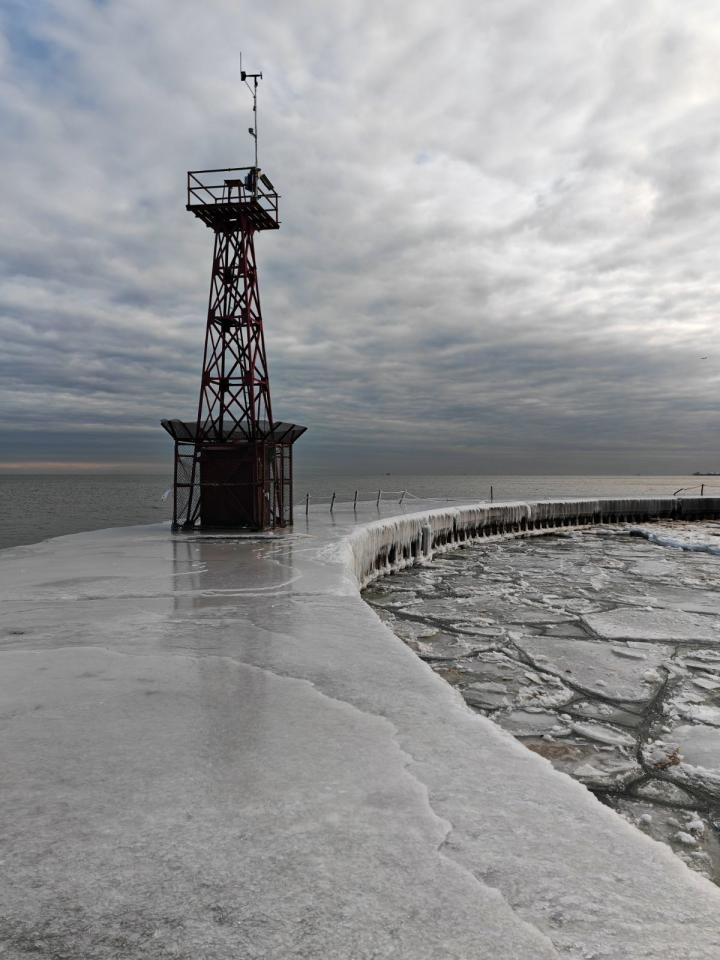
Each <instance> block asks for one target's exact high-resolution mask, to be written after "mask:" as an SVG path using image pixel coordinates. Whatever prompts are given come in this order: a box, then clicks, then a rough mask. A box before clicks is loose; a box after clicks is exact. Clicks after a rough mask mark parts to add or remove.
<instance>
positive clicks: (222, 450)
mask: <svg viewBox="0 0 720 960" xmlns="http://www.w3.org/2000/svg"><path fill="white" fill-rule="evenodd" d="M246 76H250V77H251V78H253V79H254V81H255V91H256V90H257V79H258V77H259V76H260V74H257V75H253V74H250V75H246V74H244V75H243V79H245V78H246ZM253 103H254V107H253V109H254V110H255V116H257V110H256V106H257V101H256V97H255V94H254V99H253ZM250 133H251V134H252V135H253V136H254V137H255V138H256V134H257V126H256V127H255V128H254V129H253V128H251V129H250ZM187 209H188V210H189V211H190V212H191V213H193V214H194V215H195V216H196V217H198V218H199V219H200V220H202V221H203V223H205V224H206V225H207V226H208V227H210V228H211V229H212V230H213V231H214V233H215V246H214V251H213V261H212V271H211V277H210V298H209V303H208V315H207V327H206V332H205V354H204V359H203V371H202V379H201V385H200V400H199V403H198V413H197V420H196V421H195V422H183V421H180V420H163V421H162V423H163V427H164V428H165V429H166V430H167V431H168V433H169V434H170V435H171V436H172V437H173V439H174V440H175V484H174V509H173V524H174V527H175V528H178V527H182V528H183V529H192V528H193V527H195V525H196V524H197V523H199V524H200V525H201V526H203V527H250V528H253V529H265V528H267V527H273V526H283V525H285V524H286V523H288V522H291V520H292V445H293V443H294V442H295V440H297V438H298V437H299V436H300V435H301V434H302V433H303V432H304V431H305V427H300V426H297V425H296V424H291V423H283V422H280V421H274V420H273V417H272V404H271V400H270V380H269V376H268V365H267V357H266V354H265V336H264V333H263V321H262V311H261V309H260V293H259V290H258V279H257V267H256V262H255V240H254V238H255V233H256V232H257V231H260V230H277V229H278V227H279V225H280V221H279V218H278V194H277V193H276V191H275V188H274V187H273V185H272V183H271V182H270V180H269V179H268V178H267V176H266V175H265V174H264V173H262V172H261V171H260V168H259V167H258V166H257V139H256V163H255V166H252V167H235V168H230V169H227V170H196V171H191V172H190V173H188V195H187Z"/></svg>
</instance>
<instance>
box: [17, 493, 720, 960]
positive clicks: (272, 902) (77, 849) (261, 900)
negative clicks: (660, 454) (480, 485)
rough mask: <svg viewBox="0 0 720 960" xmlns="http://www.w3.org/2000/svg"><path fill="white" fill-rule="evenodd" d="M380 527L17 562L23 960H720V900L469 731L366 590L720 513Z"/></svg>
mask: <svg viewBox="0 0 720 960" xmlns="http://www.w3.org/2000/svg"><path fill="white" fill-rule="evenodd" d="M384 509H385V514H384V515H382V514H378V512H377V510H376V507H375V504H372V505H368V504H362V505H361V504H359V505H358V510H357V512H353V511H352V508H348V507H347V506H345V507H343V509H338V506H337V505H336V508H335V511H334V513H333V514H332V515H330V514H329V513H328V512H326V511H325V510H323V511H322V512H314V511H311V513H310V516H309V518H308V519H307V522H306V521H305V518H302V522H300V523H296V525H295V528H294V529H293V530H292V531H291V532H287V533H280V534H277V535H267V536H251V535H248V536H228V537H223V536H209V535H203V534H194V535H176V536H173V535H171V534H170V532H169V529H168V528H167V527H165V526H147V527H134V528H125V529H119V530H111V531H103V532H100V533H91V534H81V535H77V536H72V537H63V538H59V539H56V540H52V541H47V542H45V543H41V544H37V545H34V546H30V547H18V548H14V549H11V550H5V551H2V552H0V601H1V603H2V627H1V629H0V694H1V695H2V705H1V707H0V713H1V716H2V727H3V732H2V740H1V741H0V742H1V743H2V747H1V748H0V749H1V758H0V759H1V761H2V766H1V769H2V778H1V779H2V785H1V787H0V789H1V796H0V827H1V832H2V838H3V839H2V854H0V855H1V856H2V859H3V861H4V863H3V873H2V879H1V880H0V886H1V887H2V896H1V897H0V901H1V907H0V945H1V947H2V949H1V950H0V957H2V958H3V960H5V958H13V960H15V958H17V960H20V958H23V960H25V958H38V960H39V958H68V960H69V958H72V960H95V958H97V960H105V958H111V957H112V958H116V957H123V958H140V957H142V958H150V960H166V958H170V957H178V958H187V960H191V958H192V960H197V958H203V960H230V958H233V960H237V958H243V960H244V958H268V960H269V958H273V960H276V958H277V960H279V958H301V957H302V958H313V960H315V958H323V960H327V958H337V960H350V958H352V960H370V958H380V957H383V958H384V957H392V958H403V960H405V958H407V960H424V958H427V960H441V958H457V960H460V958H463V960H467V958H482V960H485V958H492V960H500V958H502V960H526V958H527V960H543V958H546V957H547V958H559V957H562V958H573V960H575V958H577V960H581V958H583V960H589V958H594V960H610V958H612V960H628V958H633V960H634V958H641V957H642V958H657V960H659V958H666V957H667V956H669V955H672V956H674V957H677V958H685V960H696V958H698V960H699V958H707V960H717V957H718V956H720V924H718V917H719V916H720V890H718V888H716V887H714V886H713V885H712V884H710V883H709V882H707V881H706V880H704V879H703V878H702V877H700V876H698V875H696V874H694V873H692V872H691V871H689V870H688V869H687V868H686V867H685V866H684V864H682V863H681V862H680V861H679V860H678V859H677V858H675V857H674V856H673V855H672V853H671V852H670V851H668V850H667V849H666V848H664V847H663V846H661V845H660V844H657V843H655V842H653V841H652V840H650V839H649V838H647V837H646V836H644V835H643V834H641V833H640V832H639V831H637V830H635V829H634V828H633V827H631V826H630V825H629V824H628V823H626V822H625V821H624V820H622V819H621V818H620V817H619V816H617V815H616V814H615V813H613V812H612V811H611V810H608V809H607V808H606V807H604V806H602V805H601V804H600V803H599V802H598V801H597V800H596V799H595V798H594V797H593V796H592V795H591V794H590V793H589V792H588V791H587V790H586V789H585V788H584V787H583V786H581V785H580V784H578V783H576V782H575V781H573V780H571V779H570V778H569V777H567V776H565V775H563V774H561V773H559V772H557V771H555V770H553V768H552V767H551V766H550V764H549V763H548V762H547V761H545V760H544V759H542V758H541V757H539V756H537V755H536V754H533V753H531V752H529V751H528V750H526V749H525V748H524V747H522V746H521V745H520V744H518V743H517V742H516V741H515V740H514V739H513V738H512V737H510V736H509V735H508V734H506V733H504V732H503V731H501V730H500V729H499V728H498V727H497V726H496V725H494V724H493V723H492V722H491V721H489V720H487V719H486V718H484V717H481V716H478V715H477V714H475V713H473V712H472V711H471V710H470V709H469V708H468V707H467V706H466V705H465V703H464V702H463V701H462V699H461V698H460V696H459V695H458V694H457V693H456V692H455V691H454V690H453V689H452V688H451V687H450V686H449V685H447V684H446V683H445V682H444V681H443V680H442V679H440V677H438V676H437V675H436V674H434V673H433V672H432V671H431V670H430V669H429V667H427V665H426V664H424V663H422V662H421V661H420V660H419V659H418V658H417V657H415V655H414V654H413V653H412V652H411V651H410V650H408V649H407V647H405V646H404V645H403V644H402V643H401V642H400V641H399V640H398V639H397V638H396V637H395V636H394V635H393V634H392V633H390V631H389V630H387V629H386V628H385V626H384V625H383V624H382V623H381V622H380V621H379V620H378V618H377V617H376V615H375V614H374V612H373V611H372V610H371V609H370V608H369V607H368V606H367V605H366V604H365V603H364V602H363V601H362V599H361V597H360V593H359V587H360V584H361V583H362V582H366V581H368V580H370V579H372V578H373V577H375V576H379V575H382V574H384V573H387V572H390V571H391V570H394V569H400V568H401V567H402V566H404V565H407V564H410V563H414V562H418V561H421V560H423V559H428V558H430V557H431V556H432V553H433V552H434V551H442V550H444V549H448V548H450V547H452V546H454V545H457V544H459V543H463V542H467V541H468V540H470V539H474V538H480V537H504V536H522V535H539V534H540V533H541V532H542V531H544V530H549V529H552V528H553V527H554V526H558V525H563V526H564V525H566V524H567V525H578V524H592V523H596V522H598V521H600V520H602V521H603V522H610V521H613V520H630V521H641V522H643V523H645V522H647V521H648V520H651V519H652V518H654V517H662V516H682V517H689V516H698V517H699V516H706V517H708V516H718V515H720V501H717V500H716V501H713V500H711V499H710V498H695V499H693V500H690V499H683V500H682V501H678V500H676V499H674V498H670V499H668V500H663V501H658V500H652V501H651V500H647V501H643V500H625V501H621V500H613V501H557V502H555V503H552V502H540V503H517V504H494V505H492V506H491V505H488V504H469V505H467V506H463V507H447V508H446V507H442V508H439V509H438V507H437V504H429V503H427V504H422V503H420V504H414V505H413V507H412V508H410V507H407V506H406V507H405V509H404V510H403V511H400V510H399V508H397V507H396V508H395V510H394V511H393V510H392V509H389V508H388V507H387V506H385V508H384ZM719 639H720V638H719Z"/></svg>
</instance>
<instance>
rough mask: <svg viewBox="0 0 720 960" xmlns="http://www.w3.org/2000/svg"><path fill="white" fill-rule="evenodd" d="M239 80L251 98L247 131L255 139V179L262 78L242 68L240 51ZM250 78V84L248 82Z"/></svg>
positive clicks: (260, 74) (259, 74)
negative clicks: (251, 122) (251, 104)
mask: <svg viewBox="0 0 720 960" xmlns="http://www.w3.org/2000/svg"><path fill="white" fill-rule="evenodd" d="M240 80H241V81H242V82H243V83H244V84H245V86H246V87H247V88H248V90H249V91H250V93H251V94H252V98H253V125H252V126H251V127H248V133H249V134H250V136H251V137H252V138H253V140H254V141H255V178H256V180H257V171H258V169H259V168H258V109H257V96H258V80H262V73H246V72H245V71H244V70H243V68H242V53H241V54H240ZM249 80H252V86H251V85H250V84H249V83H248V81H249Z"/></svg>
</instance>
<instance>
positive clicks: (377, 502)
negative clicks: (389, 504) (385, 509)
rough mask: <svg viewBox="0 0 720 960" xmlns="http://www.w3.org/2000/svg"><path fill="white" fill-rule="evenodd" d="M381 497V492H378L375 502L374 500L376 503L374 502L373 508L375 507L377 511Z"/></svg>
mask: <svg viewBox="0 0 720 960" xmlns="http://www.w3.org/2000/svg"><path fill="white" fill-rule="evenodd" d="M381 496H382V490H378V495H377V500H376V502H375V506H376V507H377V508H378V509H380V497H381Z"/></svg>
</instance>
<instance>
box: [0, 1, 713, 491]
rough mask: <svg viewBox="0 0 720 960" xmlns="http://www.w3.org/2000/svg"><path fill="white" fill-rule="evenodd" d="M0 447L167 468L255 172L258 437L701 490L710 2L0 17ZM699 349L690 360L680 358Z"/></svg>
mask: <svg viewBox="0 0 720 960" xmlns="http://www.w3.org/2000/svg"><path fill="white" fill-rule="evenodd" d="M0 24H1V27H2V34H3V37H2V43H1V44H0V84H1V85H2V88H1V90H0V129H1V130H2V138H1V140H0V143H1V145H2V146H1V149H2V168H1V169H2V178H1V182H0V225H1V226H0V270H1V275H0V334H1V336H2V351H1V353H0V459H1V461H2V462H3V463H4V464H5V466H6V467H8V466H9V467H11V468H15V469H17V468H18V465H25V466H26V465H28V464H29V465H32V464H37V463H39V462H52V463H60V464H75V463H99V464H117V465H118V467H119V468H127V467H128V465H129V466H130V467H132V466H134V465H145V466H146V467H152V466H155V465H159V466H161V467H163V466H167V465H169V462H170V457H171V443H170V440H169V438H167V437H166V435H165V434H164V433H163V431H162V429H161V428H160V426H159V421H160V419H161V418H162V417H179V418H181V419H190V418H191V417H192V416H193V415H194V414H195V408H196V403H197V392H198V389H199V374H200V367H201V360H202V340H203V334H204V325H205V319H206V309H207V290H208V282H209V269H210V259H211V245H212V234H211V232H210V231H209V230H207V229H206V228H205V227H204V226H203V225H202V224H201V223H200V222H199V221H197V220H195V219H194V218H193V217H191V216H190V215H189V214H188V213H187V212H186V211H185V209H184V205H185V195H184V190H185V174H186V171H187V170H188V169H197V168H208V167H222V166H234V165H242V164H245V163H249V162H250V161H251V156H252V154H251V143H250V141H249V138H248V136H247V133H246V130H247V127H248V125H249V124H250V122H251V115H250V106H251V102H250V97H249V94H248V92H247V90H246V89H245V88H243V87H241V85H240V81H239V69H238V51H239V50H240V49H242V51H243V54H244V60H245V63H244V65H245V67H246V69H261V70H262V71H263V72H264V75H265V80H264V81H263V84H262V87H261V91H260V95H261V102H260V110H261V115H260V152H261V155H260V163H261V166H262V167H263V168H264V169H265V170H266V171H267V173H268V174H269V176H270V177H271V178H272V180H273V181H274V183H275V184H276V186H277V188H278V190H279V192H280V193H281V194H282V200H281V215H282V219H283V224H282V228H281V230H280V231H279V232H278V233H264V234H261V235H260V236H259V237H258V239H257V252H258V258H259V267H260V283H261V293H262V301H263V313H264V319H265V332H266V342H267V347H268V357H269V363H270V371H271V382H272V394H273V409H274V413H275V416H276V417H279V418H282V419H287V420H294V421H296V422H299V423H304V424H307V425H308V427H309V430H308V433H307V434H306V436H305V437H303V439H302V440H301V441H300V442H299V444H298V448H297V455H298V459H299V460H300V462H301V465H302V466H303V467H306V468H312V467H317V468H322V469H327V470H331V471H334V472H342V471H348V472H362V471H365V472H367V473H372V472H374V471H383V470H392V471H394V472H395V471H399V470H402V469H404V470H405V471H407V472H412V471H418V472H420V471H421V472H431V473H443V472H448V473H449V472H460V471H467V472H481V473H493V472H516V473H533V472H537V473H543V472H568V473H573V472H578V473H582V472H605V473H611V472H620V473H625V472H628V473H638V472H651V473H652V472H657V473H663V472H667V473H672V472H682V471H689V470H695V469H703V468H707V469H714V470H718V469H720V453H719V451H718V433H719V430H718V428H719V427H720V416H719V412H718V386H719V384H720V345H719V344H718V322H717V314H718V310H719V309H720V296H719V294H720V112H719V105H720V70H719V69H718V64H720V7H719V6H718V4H717V0H708V2H699V0H685V2H683V3H678V2H677V0H656V2H653V0H637V2H630V0H617V2H610V0H532V2H527V0H443V2H441V3H438V2H437V0H433V2H432V3H426V2H419V0H412V2H409V0H408V2H392V0H382V2H359V0H355V2H343V0H318V2H306V3H300V2H297V0H286V2H283V0H262V2H255V3H249V2H243V0H240V2H238V0H233V2H230V0H203V2H192V3H190V2H187V0H152V2H148V0H105V2H90V0H32V2H30V0H3V3H2V7H1V8H0ZM702 358H707V359H702Z"/></svg>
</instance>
